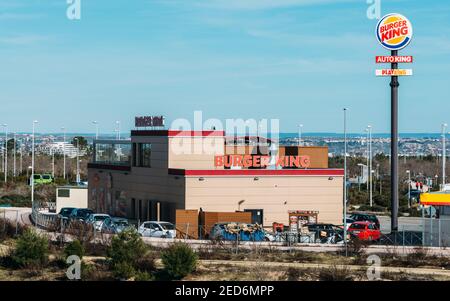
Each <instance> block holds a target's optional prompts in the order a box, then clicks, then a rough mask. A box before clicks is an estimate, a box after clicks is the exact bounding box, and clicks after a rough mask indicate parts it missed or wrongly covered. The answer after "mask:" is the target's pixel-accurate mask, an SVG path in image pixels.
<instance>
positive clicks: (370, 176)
mask: <svg viewBox="0 0 450 301" xmlns="http://www.w3.org/2000/svg"><path fill="white" fill-rule="evenodd" d="M367 128H368V130H369V182H370V183H369V203H370V207H372V206H373V201H372V186H373V184H372V174H373V172H372V126H371V125H368V126H367Z"/></svg>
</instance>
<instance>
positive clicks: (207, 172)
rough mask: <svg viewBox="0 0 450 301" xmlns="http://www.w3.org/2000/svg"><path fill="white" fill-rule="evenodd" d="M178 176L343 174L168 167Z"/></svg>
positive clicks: (332, 171) (335, 171)
mask: <svg viewBox="0 0 450 301" xmlns="http://www.w3.org/2000/svg"><path fill="white" fill-rule="evenodd" d="M169 174H171V175H180V176H343V175H344V170H343V169H214V170H194V169H191V170H186V169H169Z"/></svg>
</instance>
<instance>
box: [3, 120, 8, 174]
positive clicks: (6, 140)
mask: <svg viewBox="0 0 450 301" xmlns="http://www.w3.org/2000/svg"><path fill="white" fill-rule="evenodd" d="M3 127H4V128H5V163H4V165H5V168H4V172H5V183H6V182H7V181H8V125H7V124H6V123H5V124H3Z"/></svg>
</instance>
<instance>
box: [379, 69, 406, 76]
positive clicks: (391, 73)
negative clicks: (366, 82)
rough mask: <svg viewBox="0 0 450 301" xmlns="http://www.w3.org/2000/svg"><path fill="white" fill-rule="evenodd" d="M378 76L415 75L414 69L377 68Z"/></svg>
mask: <svg viewBox="0 0 450 301" xmlns="http://www.w3.org/2000/svg"><path fill="white" fill-rule="evenodd" d="M375 75H376V76H410V75H413V71H412V69H377V70H375Z"/></svg>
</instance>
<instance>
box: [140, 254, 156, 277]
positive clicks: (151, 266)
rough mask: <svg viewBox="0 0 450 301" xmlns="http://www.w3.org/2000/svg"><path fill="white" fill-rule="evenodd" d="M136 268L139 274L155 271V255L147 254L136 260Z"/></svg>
mask: <svg viewBox="0 0 450 301" xmlns="http://www.w3.org/2000/svg"><path fill="white" fill-rule="evenodd" d="M136 268H137V269H138V270H139V271H141V272H148V273H151V272H154V271H156V264H155V254H153V253H151V252H149V253H147V254H145V255H144V256H142V257H141V258H139V259H138V261H137V262H136Z"/></svg>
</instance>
